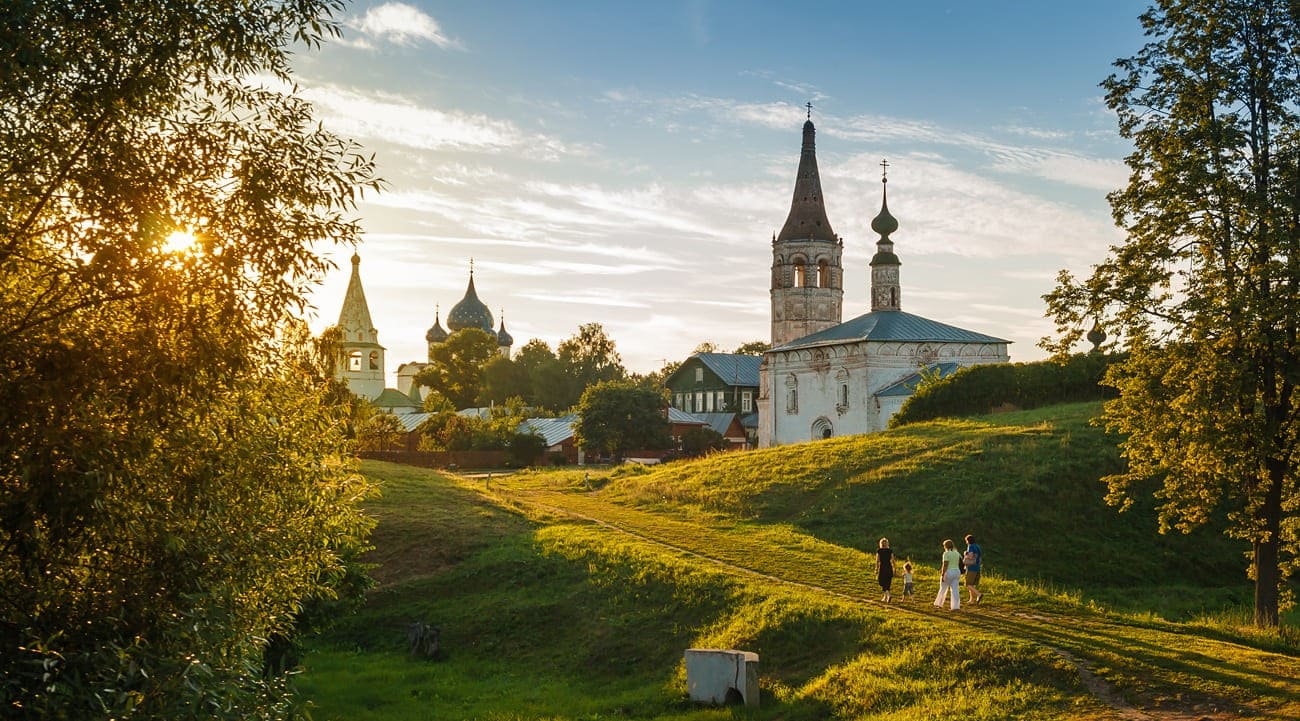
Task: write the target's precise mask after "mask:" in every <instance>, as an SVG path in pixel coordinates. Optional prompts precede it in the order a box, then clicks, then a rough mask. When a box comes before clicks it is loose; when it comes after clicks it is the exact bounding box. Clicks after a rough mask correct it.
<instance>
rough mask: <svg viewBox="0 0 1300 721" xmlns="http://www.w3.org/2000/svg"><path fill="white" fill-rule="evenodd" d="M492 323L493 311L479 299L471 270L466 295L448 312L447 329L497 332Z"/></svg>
mask: <svg viewBox="0 0 1300 721" xmlns="http://www.w3.org/2000/svg"><path fill="white" fill-rule="evenodd" d="M492 325H493V323H492V311H490V310H488V307H487V306H486V305H484V304H483V301H481V300H479V299H478V293H477V292H475V290H474V271H472V270H471V271H470V272H469V287H468V288H466V289H465V297H464V298H461V299H460V302H459V303H457V304H456V305H453V306H452V307H451V312H450V313H448V314H447V329H448V330H449V331H451V332H452V333H455V332H456V331H458V330H464V329H466V328H482V329H483V330H485V331H487V332H488V333H492V334H495V333H496V330H495V329H493V327H492Z"/></svg>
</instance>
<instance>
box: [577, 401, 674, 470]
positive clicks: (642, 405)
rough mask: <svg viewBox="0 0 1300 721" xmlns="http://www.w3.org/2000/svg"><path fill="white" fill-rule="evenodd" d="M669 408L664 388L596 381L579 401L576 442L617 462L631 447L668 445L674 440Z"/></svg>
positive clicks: (650, 447) (662, 446) (660, 446)
mask: <svg viewBox="0 0 1300 721" xmlns="http://www.w3.org/2000/svg"><path fill="white" fill-rule="evenodd" d="M667 407H668V403H667V402H666V401H665V400H664V396H663V393H662V392H661V391H655V390H650V389H647V388H643V387H637V386H634V385H632V384H631V383H628V382H626V381H605V382H602V383H597V384H595V385H593V386H591V387H589V388H587V390H586V391H584V392H583V394H582V399H581V400H580V401H579V402H578V421H577V423H576V424H575V425H574V428H573V430H574V442H575V443H577V444H578V446H579V447H581V448H584V449H586V450H587V451H602V452H606V453H609V454H611V455H612V456H613V457H614V459H615V461H621V460H623V456H624V454H625V453H626V452H627V451H628V450H631V449H662V448H667V447H669V445H671V443H672V438H671V437H670V436H669V433H668V430H669V425H668V418H667V415H666V414H665V411H666V409H667Z"/></svg>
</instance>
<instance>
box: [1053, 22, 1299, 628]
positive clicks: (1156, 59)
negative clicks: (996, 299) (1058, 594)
mask: <svg viewBox="0 0 1300 721" xmlns="http://www.w3.org/2000/svg"><path fill="white" fill-rule="evenodd" d="M1295 12H1296V10H1295V6H1294V4H1293V3H1290V2H1285V1H1283V0H1215V1H1214V2H1210V1H1208V0H1161V1H1160V2H1158V3H1156V5H1155V6H1154V7H1152V8H1151V9H1150V10H1148V11H1147V12H1146V13H1144V14H1143V15H1142V18H1141V21H1142V24H1143V26H1144V28H1145V30H1146V33H1147V36H1148V38H1149V41H1148V42H1147V44H1146V45H1145V46H1144V47H1143V48H1142V50H1141V51H1140V52H1139V53H1138V54H1137V55H1135V56H1133V57H1131V58H1126V59H1122V60H1119V61H1118V62H1117V63H1116V67H1117V68H1118V71H1117V72H1116V73H1115V74H1114V75H1112V76H1111V77H1110V78H1108V79H1107V80H1106V81H1105V82H1104V83H1103V85H1104V87H1105V89H1106V92H1107V103H1108V105H1109V106H1110V108H1111V109H1113V110H1114V111H1115V112H1116V113H1117V114H1118V117H1119V127H1120V131H1121V133H1122V134H1123V135H1124V136H1125V137H1127V138H1130V139H1131V140H1132V141H1133V144H1134V148H1135V149H1134V151H1133V153H1132V154H1131V155H1130V156H1129V157H1128V160H1127V162H1128V165H1129V167H1130V170H1131V174H1130V179H1129V183H1128V185H1127V187H1125V188H1123V189H1121V190H1118V191H1116V192H1114V193H1112V194H1111V196H1110V202H1111V205H1112V208H1113V211H1114V215H1115V218H1116V220H1117V222H1118V223H1120V224H1121V225H1122V226H1123V227H1125V228H1126V229H1127V231H1128V237H1127V240H1126V241H1125V242H1124V243H1123V244H1121V245H1118V246H1116V247H1113V248H1112V249H1111V252H1110V253H1109V255H1108V257H1107V258H1106V259H1105V260H1104V261H1103V262H1102V263H1101V264H1099V265H1097V266H1096V267H1095V268H1094V269H1093V272H1092V274H1091V276H1090V277H1088V278H1086V279H1083V280H1076V279H1075V278H1073V277H1072V276H1070V275H1069V274H1068V273H1062V275H1061V277H1060V281H1059V285H1058V287H1057V289H1056V290H1055V291H1053V292H1052V293H1051V294H1049V295H1048V296H1046V299H1047V301H1048V305H1049V308H1050V312H1051V313H1052V314H1053V315H1054V316H1055V319H1056V322H1057V324H1058V329H1059V333H1058V336H1057V339H1056V341H1055V342H1049V343H1048V344H1047V345H1048V346H1049V347H1051V348H1054V349H1055V350H1057V351H1060V352H1065V351H1066V350H1068V349H1069V348H1070V347H1071V346H1072V345H1073V344H1074V343H1075V342H1077V340H1078V339H1079V337H1080V335H1081V334H1082V332H1083V331H1084V330H1085V329H1086V328H1088V327H1090V326H1091V325H1092V323H1093V322H1094V320H1095V319H1100V321H1101V323H1102V325H1103V326H1104V327H1105V328H1106V329H1107V330H1111V331H1112V332H1114V331H1118V332H1119V333H1120V334H1121V337H1122V339H1123V342H1124V344H1125V345H1126V346H1127V349H1128V350H1129V352H1130V355H1129V357H1128V359H1127V360H1126V361H1124V362H1121V363H1119V364H1116V365H1115V366H1113V367H1112V368H1111V370H1110V371H1109V372H1108V374H1107V381H1106V382H1107V383H1109V384H1111V385H1113V386H1115V387H1116V388H1118V389H1119V391H1120V396H1119V398H1118V399H1116V400H1114V401H1111V402H1108V403H1107V405H1106V409H1105V416H1104V417H1105V421H1106V423H1107V424H1108V426H1109V427H1110V428H1112V429H1114V430H1117V431H1120V432H1122V433H1123V434H1124V441H1123V451H1124V455H1125V458H1126V459H1127V470H1126V471H1125V472H1124V473H1122V474H1119V475H1115V476H1111V477H1109V478H1107V479H1106V480H1107V481H1108V482H1109V484H1110V491H1111V494H1110V498H1111V500H1112V501H1113V502H1116V503H1119V504H1126V503H1128V502H1129V500H1130V499H1131V497H1132V495H1133V494H1134V493H1137V492H1140V489H1142V488H1144V487H1145V486H1144V485H1143V482H1144V481H1147V480H1150V479H1154V480H1156V481H1157V482H1158V484H1159V490H1158V491H1157V495H1158V496H1159V498H1160V499H1161V523H1162V528H1163V529H1180V530H1183V531H1186V530H1190V529H1191V528H1193V527H1196V526H1198V525H1201V524H1204V523H1206V522H1207V521H1209V520H1210V519H1212V518H1215V517H1216V514H1218V513H1221V512H1223V511H1224V510H1226V512H1227V513H1228V517H1229V518H1230V533H1232V534H1233V535H1235V536H1238V537H1240V538H1243V539H1246V540H1248V541H1249V542H1250V544H1251V559H1252V563H1251V575H1252V576H1253V578H1254V579H1255V622H1256V623H1257V624H1259V625H1261V626H1273V625H1276V624H1277V623H1278V610H1279V596H1280V586H1281V584H1282V582H1283V579H1284V578H1285V576H1286V575H1287V572H1288V571H1289V570H1293V569H1294V567H1295V565H1294V564H1295V558H1294V555H1293V554H1294V549H1295V548H1296V542H1297V520H1296V510H1297V505H1298V504H1300V496H1298V495H1297V483H1296V472H1297V461H1298V460H1300V455H1297V445H1296V444H1297V440H1300V424H1298V421H1300V416H1298V415H1297V396H1296V384H1297V382H1300V344H1298V343H1297V341H1298V338H1297V331H1298V330H1300V118H1298V117H1297V115H1296V110H1297V107H1298V106H1300V66H1298V65H1297V58H1300V22H1298V20H1300V18H1297V17H1296V15H1295ZM1284 554H1288V555H1284Z"/></svg>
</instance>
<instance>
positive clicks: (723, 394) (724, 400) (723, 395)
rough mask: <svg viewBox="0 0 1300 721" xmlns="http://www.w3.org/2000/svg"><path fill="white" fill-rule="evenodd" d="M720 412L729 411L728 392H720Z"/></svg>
mask: <svg viewBox="0 0 1300 721" xmlns="http://www.w3.org/2000/svg"><path fill="white" fill-rule="evenodd" d="M718 410H720V411H725V410H727V392H726V391H718Z"/></svg>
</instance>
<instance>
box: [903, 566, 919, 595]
mask: <svg viewBox="0 0 1300 721" xmlns="http://www.w3.org/2000/svg"><path fill="white" fill-rule="evenodd" d="M914 590H916V586H914V585H912V562H911V561H908V562H907V563H904V564H903V600H904V601H910V600H912V591H914Z"/></svg>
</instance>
